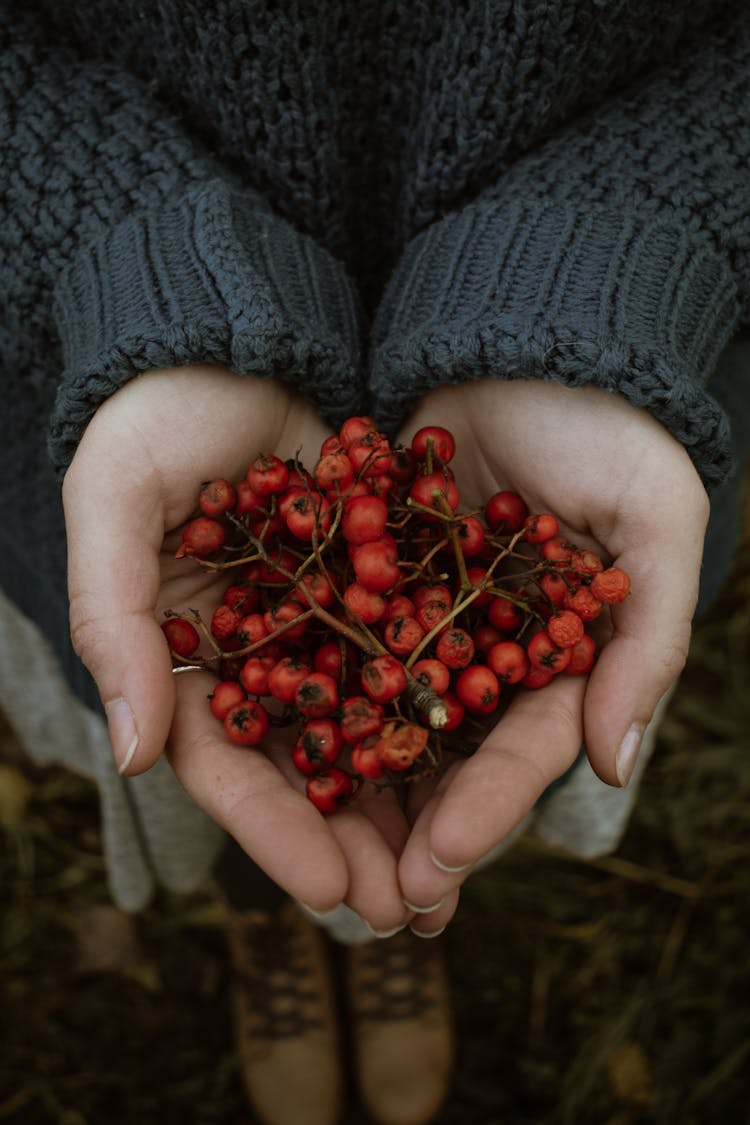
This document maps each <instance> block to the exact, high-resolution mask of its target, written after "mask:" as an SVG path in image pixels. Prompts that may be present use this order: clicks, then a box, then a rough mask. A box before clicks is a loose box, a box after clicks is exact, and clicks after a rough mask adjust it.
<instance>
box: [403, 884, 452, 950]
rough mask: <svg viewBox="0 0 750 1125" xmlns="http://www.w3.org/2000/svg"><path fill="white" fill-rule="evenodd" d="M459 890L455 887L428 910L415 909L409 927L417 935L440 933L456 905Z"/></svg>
mask: <svg viewBox="0 0 750 1125" xmlns="http://www.w3.org/2000/svg"><path fill="white" fill-rule="evenodd" d="M460 893H461V892H460V890H459V888H458V887H456V888H455V889H454V890H452V891H449V892H448V894H447V895H446V896H445V897H444V898H442V899H441V900H440V902H439V904H438V905H437V906H433V907H432V908H431V909H429V910H425V909H424V908H422V909H421V910H419V911H415V912H414V915H413V917H412V919H411V922H410V923H409V929H410V930H411V932H412V933H413V934H416V936H417V937H424V938H431V937H437V936H438V934H442V932H443V930H444V929H445V928H446V926H447V925H448V923H449V922H450V920H451V919H452V917H453V915H454V914H455V913H456V909H457V907H458V900H459V897H460Z"/></svg>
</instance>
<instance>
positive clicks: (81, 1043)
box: [0, 541, 750, 1125]
mask: <svg viewBox="0 0 750 1125" xmlns="http://www.w3.org/2000/svg"><path fill="white" fill-rule="evenodd" d="M749 682H750V544H748V542H747V541H746V542H745V543H744V544H743V546H742V548H741V550H740V551H739V553H738V556H737V560H736V564H735V570H734V572H733V575H732V577H731V579H730V581H729V583H728V585H727V587H726V589H725V592H724V594H723V596H722V598H721V599H720V602H719V604H718V605H717V606H716V607H715V609H714V610H713V611H712V613H711V614H710V616H708V617H707V618H706V619H704V620H703V621H702V622H701V623H700V626H699V628H698V629H697V631H696V633H695V636H694V642H693V646H692V651H691V655H690V660H689V663H688V667H687V669H686V671H685V674H684V676H683V679H682V682H681V686H680V688H679V689H678V692H677V694H676V695H675V697H674V698H673V701H672V703H671V705H670V710H669V713H668V716H667V719H666V720H665V722H664V724H663V727H662V730H661V734H660V738H659V744H658V749H657V752H656V755H655V758H654V760H653V763H652V765H651V767H650V768H649V770H648V772H647V776H646V780H645V782H644V785H643V790H642V797H641V800H640V802H639V805H638V808H637V812H636V814H635V816H634V818H633V820H632V822H631V824H630V827H629V830H628V833H627V835H626V838H625V840H624V841H623V843H622V845H621V847H620V848H619V850H618V852H617V854H616V855H614V856H612V857H609V858H607V859H602V860H598V861H596V862H592V863H582V862H579V861H574V860H571V859H569V858H566V857H565V856H563V855H559V854H555V853H554V852H552V851H550V850H549V849H547V848H544V847H541V846H540V845H539V844H538V843H535V842H533V841H531V840H522V841H521V843H520V844H519V845H518V846H517V847H516V848H515V849H514V851H513V852H512V853H511V854H510V855H509V856H507V857H506V859H505V860H504V861H503V862H502V863H500V864H498V865H496V866H495V867H493V868H491V869H489V870H488V871H486V872H484V873H482V874H480V875H477V876H475V877H474V879H473V880H472V881H471V882H470V883H469V884H468V886H467V888H466V889H465V892H464V895H463V899H462V905H461V908H460V911H459V913H458V915H457V917H456V919H455V920H454V922H453V923H452V924H451V926H450V927H449V929H448V931H447V935H446V941H447V950H448V957H449V961H450V965H451V973H452V979H453V985H454V1004H455V1013H456V1022H457V1030H458V1044H459V1057H458V1066H457V1070H456V1075H455V1081H454V1085H453V1090H452V1093H451V1097H450V1099H449V1101H448V1102H447V1104H446V1106H445V1109H444V1111H443V1113H442V1114H441V1116H440V1117H439V1119H438V1121H437V1122H436V1125H501V1123H502V1125H506V1123H508V1125H526V1123H530V1125H642V1123H643V1125H675V1123H677V1122H679V1125H714V1123H717V1125H718V1123H721V1125H735V1123H736V1125H740V1123H742V1125H745V1123H748V1122H750V1006H748V1004H747V1002H746V997H747V995H748V994H750V958H749V957H748V955H747V945H748V935H749V934H750V691H748V684H749ZM0 831H1V832H2V837H3V844H4V847H3V851H2V856H1V857H0V870H1V871H2V887H1V889H0V896H1V899H2V922H1V923H0V925H1V927H2V929H1V934H2V945H1V946H0V989H1V996H0V1003H1V1005H2V1008H1V1010H2V1024H3V1026H4V1029H5V1033H4V1036H3V1050H2V1052H0V1122H10V1123H12V1125H51V1123H55V1125H102V1123H103V1122H107V1123H108V1125H172V1123H175V1125H177V1123H179V1125H251V1123H252V1122H253V1118H252V1117H251V1115H250V1114H249V1112H248V1110H247V1108H246V1106H245V1103H244V1101H243V1096H242V1092H241V1088H240V1084H239V1080H238V1077H237V1073H236V1069H235V1064H234V1059H233V1055H232V1046H231V1040H230V1032H229V1017H228V994H227V970H226V961H225V955H224V945H223V939H222V934H221V930H220V925H219V913H218V911H217V908H216V904H215V902H214V899H213V898H212V896H211V894H210V892H209V891H208V889H207V890H206V892H204V893H201V894H196V895H192V896H190V897H188V898H184V897H180V898H178V897H174V898H171V897H166V896H165V897H162V898H161V899H159V900H158V901H157V902H155V903H154V904H153V905H152V906H151V907H150V908H149V909H148V910H146V911H145V912H144V913H143V914H142V915H139V916H138V917H137V918H135V919H133V918H131V917H129V916H126V915H123V914H121V913H120V912H118V911H116V910H114V908H112V906H111V904H110V903H109V899H108V894H107V887H106V879H105V874H104V870H103V866H102V862H101V858H100V850H99V825H98V810H97V803H96V798H95V794H94V793H93V791H92V789H91V787H90V786H89V785H88V784H87V783H86V782H83V781H81V780H79V779H77V778H74V777H72V776H70V775H68V774H65V773H62V772H61V771H58V770H54V769H52V770H43V771H40V770H34V769H33V768H31V767H30V766H29V765H28V764H27V763H26V762H24V761H23V760H22V759H21V758H20V757H19V753H18V750H17V747H16V745H15V741H14V739H13V735H12V732H11V731H10V730H9V729H8V728H7V726H5V727H3V726H2V722H1V721H0ZM365 1120H366V1118H365V1117H364V1115H363V1114H362V1112H361V1111H360V1110H359V1109H358V1108H357V1105H356V1100H355V1099H354V1098H352V1104H351V1107H350V1111H349V1113H348V1116H347V1118H346V1123H345V1125H360V1123H362V1125H364V1122H365ZM300 1125H304V1122H300Z"/></svg>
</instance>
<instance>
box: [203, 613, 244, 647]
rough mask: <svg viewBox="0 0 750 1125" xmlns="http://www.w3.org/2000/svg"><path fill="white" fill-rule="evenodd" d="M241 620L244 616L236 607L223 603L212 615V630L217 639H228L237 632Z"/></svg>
mask: <svg viewBox="0 0 750 1125" xmlns="http://www.w3.org/2000/svg"><path fill="white" fill-rule="evenodd" d="M241 621H242V616H241V615H240V614H239V613H238V612H237V610H236V609H231V608H230V606H228V605H224V604H222V605H220V606H217V607H216V609H215V610H214V612H213V615H212V617H211V632H212V634H213V636H214V637H216V640H217V641H226V640H228V639H229V637H233V636H234V635H235V634H236V632H237V628H238V626H239V624H240V622H241ZM241 643H243V644H244V643H245V642H244V641H243V642H241Z"/></svg>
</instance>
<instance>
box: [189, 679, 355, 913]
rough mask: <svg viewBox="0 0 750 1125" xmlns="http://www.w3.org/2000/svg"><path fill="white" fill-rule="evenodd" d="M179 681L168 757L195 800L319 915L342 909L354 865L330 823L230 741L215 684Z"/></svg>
mask: <svg viewBox="0 0 750 1125" xmlns="http://www.w3.org/2000/svg"><path fill="white" fill-rule="evenodd" d="M177 680H178V683H177V706H176V709H175V718H174V723H173V725H172V730H171V733H170V736H169V742H168V747H167V753H168V756H169V760H170V763H171V765H172V768H173V770H174V772H175V775H176V776H177V778H178V780H179V781H180V783H181V785H182V786H183V788H184V789H185V790H186V792H187V793H188V795H189V796H190V797H191V798H192V800H193V801H194V802H195V803H196V805H198V806H200V808H202V809H203V810H204V811H205V812H206V813H208V815H209V816H210V817H211V818H212V819H213V820H215V821H216V823H217V824H219V825H221V827H222V828H224V829H225V831H227V832H228V833H229V834H230V835H231V836H233V837H234V839H235V840H236V841H237V843H238V844H239V845H240V847H241V848H242V849H243V850H244V851H245V852H246V853H247V855H249V856H250V858H251V859H253V860H254V861H255V863H257V864H258V866H259V867H261V868H262V869H263V871H265V872H266V874H267V875H269V876H270V878H271V879H273V880H274V881H275V882H276V883H278V885H279V886H280V887H283V889H284V890H285V891H287V893H288V894H290V895H292V896H293V897H294V898H297V899H299V900H300V901H301V902H303V903H305V904H306V905H307V906H309V907H310V909H311V910H315V911H318V912H325V911H328V910H332V909H333V908H334V907H336V906H338V905H340V904H341V902H343V901H344V898H345V896H346V893H347V887H348V871H347V864H346V860H345V858H344V855H343V853H342V851H341V848H340V846H339V844H338V843H337V841H336V840H335V838H334V836H333V834H332V832H331V830H330V828H329V825H328V823H327V822H326V821H325V820H324V819H323V817H322V816H321V815H320V813H319V812H318V811H317V810H316V809H315V808H314V806H313V805H312V804H311V802H310V801H308V800H307V798H306V797H305V796H304V793H302V792H300V791H299V790H297V789H295V788H293V787H292V785H291V784H290V782H289V780H288V779H287V778H286V777H285V776H284V775H283V773H282V772H281V771H280V770H279V768H278V767H277V765H276V764H275V762H273V761H271V760H269V758H268V757H267V756H266V754H265V753H263V752H262V751H261V750H258V749H256V748H247V747H241V746H235V745H233V744H232V743H231V742H229V740H228V739H227V738H226V736H225V735H224V733H223V731H222V730H221V727H220V726H219V725H218V724H217V722H216V719H215V718H214V717H213V716H212V714H211V712H210V710H209V708H208V707H207V705H206V697H207V696H208V695H209V694H210V692H211V690H212V686H213V685H214V683H215V680H214V679H213V677H211V676H210V675H208V674H207V673H203V672H191V673H187V674H185V675H183V676H179V677H177ZM285 758H288V750H285Z"/></svg>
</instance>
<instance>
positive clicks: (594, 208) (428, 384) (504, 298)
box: [370, 6, 750, 485]
mask: <svg viewBox="0 0 750 1125" xmlns="http://www.w3.org/2000/svg"><path fill="white" fill-rule="evenodd" d="M739 7H740V6H738V8H739ZM749 250H750V19H748V17H747V15H746V14H745V13H744V11H743V12H741V13H740V14H738V16H737V17H736V18H735V22H734V24H733V25H730V26H727V27H726V28H725V29H724V31H723V32H722V33H720V34H718V33H714V34H713V36H712V37H711V36H705V37H704V38H703V40H702V42H701V43H700V44H699V45H695V44H694V46H693V49H692V50H691V51H689V52H687V53H686V54H684V55H683V57H682V59H681V61H680V62H679V63H674V64H672V65H670V66H669V67H668V68H666V67H665V68H664V69H662V70H660V71H659V72H655V73H653V74H652V75H651V76H650V78H649V79H648V80H647V81H645V82H644V81H641V82H639V84H638V87H637V88H635V87H634V88H633V89H632V90H630V91H629V92H627V93H625V94H622V95H620V96H619V97H618V98H617V99H616V100H612V101H611V102H609V103H608V104H606V105H604V106H602V107H601V108H600V109H599V111H598V112H596V113H595V114H592V115H590V116H588V117H587V118H586V119H585V120H581V121H578V122H576V123H575V124H573V125H571V126H569V127H568V128H566V129H565V130H564V131H561V132H560V133H559V134H558V135H556V136H555V137H553V138H552V139H549V140H548V141H547V142H546V143H545V144H544V145H542V146H541V147H539V148H538V149H536V150H535V151H534V152H531V153H529V154H527V155H526V156H525V157H523V158H522V159H520V160H519V161H518V162H517V163H516V164H514V165H513V166H512V167H511V168H510V169H509V170H508V171H507V172H506V173H505V174H504V175H503V176H502V177H501V178H500V179H499V180H498V182H497V183H495V184H493V185H492V186H491V187H489V188H487V189H485V190H484V191H483V192H482V193H481V194H479V195H478V196H477V197H476V198H475V199H474V200H472V201H471V202H470V203H469V204H468V205H466V206H465V207H464V208H463V209H462V210H459V211H456V212H454V213H451V214H448V215H446V216H445V217H443V218H441V219H440V220H439V221H438V222H436V223H434V224H433V225H432V226H430V227H428V228H427V229H426V230H424V231H422V232H421V233H420V234H418V235H417V236H416V237H415V238H414V239H413V240H412V241H411V242H410V243H409V244H408V245H407V246H406V248H405V250H404V253H403V256H402V258H401V260H400V262H399V264H398V266H397V268H396V270H395V271H394V273H393V275H392V277H391V280H390V283H389V285H388V286H387V288H386V292H385V294H384V298H383V301H382V303H381V306H380V309H379V311H378V314H377V317H376V323H375V327H374V333H373V351H372V365H371V374H370V381H371V391H372V395H373V400H374V410H375V412H376V414H377V417H378V418H379V420H380V421H381V423H382V424H383V425H384V426H386V427H387V428H390V429H395V428H396V427H397V426H398V424H399V423H400V422H402V421H403V420H404V419H405V417H406V415H407V413H408V411H409V409H410V408H411V407H412V406H413V404H414V402H415V400H416V398H417V397H418V396H420V395H422V394H424V393H425V392H427V391H429V390H430V389H432V388H434V387H436V386H439V385H441V384H444V383H459V382H462V381H466V380H471V379H478V378H483V377H495V378H500V379H511V378H539V379H552V380H557V381H559V382H562V383H564V384H567V385H569V386H581V385H584V384H594V385H598V386H599V387H602V388H605V389H607V390H610V391H616V392H619V393H620V394H622V395H623V396H624V397H625V398H626V399H627V400H628V401H630V402H631V403H632V404H634V405H636V406H638V407H645V408H647V409H648V410H649V411H651V412H652V413H653V414H654V416H655V417H657V418H658V419H659V420H660V421H661V422H662V423H663V424H664V425H665V426H666V427H667V428H668V429H669V430H670V431H671V432H672V434H673V435H674V436H675V437H676V438H677V439H678V440H679V441H680V442H682V443H683V444H684V446H685V447H686V449H687V450H688V452H689V454H690V455H691V457H692V458H693V461H694V463H695V465H696V467H697V469H698V471H699V472H700V474H701V476H702V478H703V480H704V482H705V483H706V484H707V485H713V484H715V483H717V482H719V481H720V480H722V479H723V478H724V477H725V475H726V474H727V472H728V471H729V467H730V464H731V458H730V453H729V442H728V423H727V419H726V417H725V416H724V414H723V412H722V410H721V409H720V408H719V406H718V404H717V402H716V401H715V400H714V399H713V398H712V397H711V395H710V393H709V392H708V391H707V389H706V384H707V382H708V380H709V377H710V375H711V373H712V371H713V369H714V366H715V363H716V360H717V357H718V355H719V353H720V351H721V349H722V348H723V346H724V345H725V344H726V343H727V342H728V340H729V339H730V338H731V337H732V336H733V335H734V334H735V333H736V331H737V330H738V328H739V327H740V326H741V325H742V324H743V321H744V320H745V319H746V318H747V311H748V302H749V298H750V254H749V253H748V251H749Z"/></svg>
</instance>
